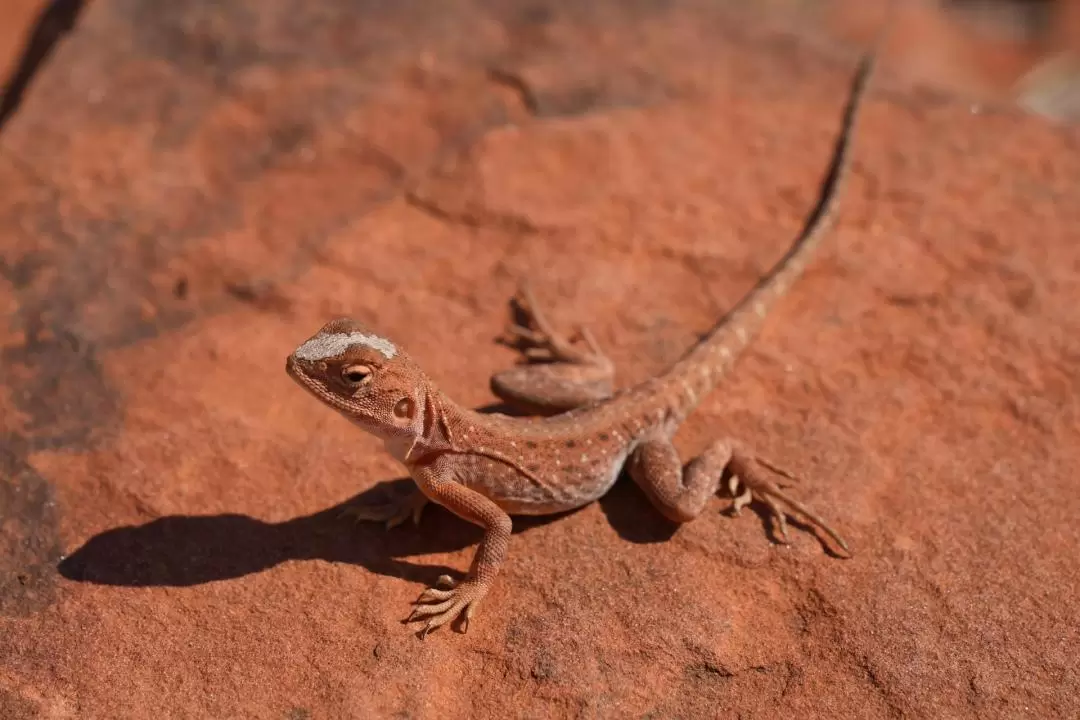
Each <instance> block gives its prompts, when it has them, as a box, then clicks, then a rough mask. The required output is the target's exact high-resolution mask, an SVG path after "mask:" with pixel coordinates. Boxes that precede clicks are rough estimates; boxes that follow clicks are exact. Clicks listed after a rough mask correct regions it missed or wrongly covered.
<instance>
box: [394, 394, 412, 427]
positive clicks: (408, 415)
mask: <svg viewBox="0 0 1080 720" xmlns="http://www.w3.org/2000/svg"><path fill="white" fill-rule="evenodd" d="M394 417H396V418H397V419H399V420H409V421H412V420H413V419H414V418H415V417H416V403H414V402H413V400H412V398H407V397H404V398H401V399H400V400H398V401H397V403H396V404H395V405H394Z"/></svg>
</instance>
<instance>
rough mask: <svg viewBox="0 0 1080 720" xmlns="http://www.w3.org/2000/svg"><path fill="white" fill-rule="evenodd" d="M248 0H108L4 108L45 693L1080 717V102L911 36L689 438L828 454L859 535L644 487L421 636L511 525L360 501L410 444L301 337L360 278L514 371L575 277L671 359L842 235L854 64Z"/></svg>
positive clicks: (563, 15)
mask: <svg viewBox="0 0 1080 720" xmlns="http://www.w3.org/2000/svg"><path fill="white" fill-rule="evenodd" d="M391 5H392V9H388V8H390V7H391ZM221 7H224V6H219V5H218V4H216V3H194V2H193V3H175V4H168V5H162V4H160V3H149V2H121V1H120V0H99V1H98V2H96V3H94V4H92V5H91V7H90V8H89V9H88V10H86V11H85V13H84V16H83V17H82V18H80V24H79V27H78V29H77V31H76V32H75V33H73V34H72V35H71V36H70V38H69V39H68V40H66V41H65V42H64V43H63V44H61V45H60V46H58V47H57V49H56V51H55V53H54V55H53V57H52V58H51V59H50V60H49V61H48V64H47V66H46V67H45V68H44V69H43V70H42V71H41V73H40V74H39V75H38V77H37V78H36V79H35V82H34V85H33V87H32V91H30V92H28V94H27V96H26V98H25V100H24V102H23V105H22V107H20V109H19V112H18V113H16V114H15V115H13V116H12V117H11V118H10V119H9V121H8V123H7V124H6V126H5V127H4V128H3V131H2V133H0V187H2V188H3V192H2V193H0V271H2V272H0V309H2V310H3V312H4V316H5V317H7V318H8V322H6V323H4V324H3V326H0V348H2V349H0V353H2V355H0V363H2V365H0V367H2V370H0V407H2V408H3V412H2V414H0V473H2V483H0V513H2V515H0V716H2V717H6V718H23V717H47V718H52V717H78V718H117V717H139V718H142V717H146V718H150V717H260V718H262V717H266V718H293V719H298V718H337V717H417V718H428V717H430V718H436V717H448V716H468V717H603V718H609V717H611V718H614V717H645V716H648V717H714V716H716V717H734V716H740V717H770V718H777V717H792V718H795V717H798V718H817V717H822V718H826V717H830V718H835V717H864V718H877V717H898V716H903V717H934V718H939V717H958V718H962V717H971V718H975V717H978V718H988V717H1066V716H1070V715H1075V714H1077V712H1078V710H1080V700H1078V698H1077V694H1078V690H1080V678H1078V676H1077V670H1076V666H1077V662H1076V658H1077V656H1078V654H1080V638H1078V634H1077V633H1078V630H1077V617H1076V610H1075V608H1076V607H1078V606H1080V584H1078V580H1077V578H1078V577H1080V552H1078V548H1080V530H1078V525H1077V521H1076V518H1077V517H1078V515H1080V495H1078V494H1077V492H1076V480H1075V469H1076V467H1077V466H1078V463H1080V415H1078V409H1080V408H1078V401H1077V398H1078V397H1080V381H1078V380H1077V378H1080V341H1078V340H1077V338H1078V337H1080V332H1078V331H1080V320H1078V316H1077V313H1076V311H1075V299H1076V298H1077V297H1078V296H1080V295H1078V294H1080V246H1078V244H1077V242H1076V239H1075V228H1076V227H1078V225H1080V204H1078V203H1077V202H1076V192H1077V190H1076V188H1077V180H1078V178H1080V154H1078V153H1077V145H1078V140H1077V134H1076V131H1075V129H1073V128H1069V127H1065V126H1055V125H1051V124H1049V123H1047V122H1045V121H1042V120H1040V119H1038V118H1035V117H1030V116H1025V115H1023V114H1022V113H1020V112H1018V111H1013V110H1007V109H984V110H983V111H981V112H972V111H971V107H970V103H968V102H964V101H961V100H959V99H952V98H950V97H948V96H944V95H941V94H940V93H931V92H929V91H927V90H920V89H917V88H911V87H910V86H908V85H905V84H902V83H901V82H898V81H897V80H896V78H895V76H894V75H892V74H890V69H889V65H888V64H886V66H885V68H884V72H883V74H882V75H881V76H880V77H879V80H878V81H877V89H876V90H875V91H874V92H872V93H871V96H870V98H869V102H868V104H867V106H866V109H865V114H864V117H863V120H862V123H861V127H860V130H859V136H858V139H857V143H856V147H855V168H854V173H853V179H852V182H851V183H850V184H849V186H848V189H847V193H846V195H845V197H844V198H843V201H842V216H841V217H840V219H839V223H838V226H837V230H836V232H835V234H834V236H833V237H832V238H830V239H829V240H828V242H826V243H825V245H824V248H823V251H822V253H821V255H820V257H819V258H818V259H817V261H816V262H815V263H814V264H813V266H812V267H811V269H810V271H809V273H808V275H807V276H806V277H805V279H804V280H803V281H802V282H801V283H800V284H799V285H798V286H797V287H796V288H795V289H794V291H793V292H792V294H791V295H790V296H789V298H788V299H787V301H786V302H784V303H783V304H782V306H781V307H780V308H779V309H778V311H777V312H776V314H775V316H774V317H773V318H772V319H771V321H770V323H769V325H768V328H767V330H766V332H765V333H764V334H763V336H762V337H761V338H760V340H759V341H758V342H757V343H756V344H755V345H754V346H753V348H752V350H751V351H750V352H749V353H748V354H747V355H746V356H745V357H744V358H743V360H742V362H741V363H740V364H739V366H738V368H737V370H736V372H734V373H733V374H732V375H731V376H730V378H729V379H728V381H727V382H726V383H725V384H724V385H723V387H722V388H721V389H720V390H718V391H717V392H716V393H715V394H713V395H712V396H711V397H710V398H709V399H708V400H707V401H706V402H705V404H704V405H703V406H702V408H701V409H700V410H699V411H698V412H697V413H696V414H695V415H694V416H693V417H692V418H691V420H690V421H689V423H688V424H687V425H686V429H685V431H684V432H683V433H682V434H681V436H680V437H679V445H680V449H681V450H682V451H683V452H684V453H686V454H689V453H690V452H693V451H694V450H696V449H699V448H701V447H702V446H703V444H704V443H705V442H706V441H707V440H708V439H709V438H711V437H713V436H715V435H718V434H721V433H723V434H733V435H736V436H738V437H741V438H743V439H744V440H745V441H747V442H748V443H751V444H753V445H754V446H755V447H758V448H760V449H761V450H762V451H763V452H767V453H768V454H769V455H770V456H771V457H774V458H776V459H777V460H778V462H782V463H783V464H785V465H787V466H789V467H791V468H792V469H795V470H797V471H798V472H799V473H800V474H801V475H803V476H805V478H806V480H805V481H804V482H803V483H802V485H801V486H800V489H799V492H800V495H801V497H803V498H805V499H806V500H807V501H808V502H810V503H811V504H812V505H814V506H815V507H817V508H820V509H821V510H822V512H823V513H824V514H825V515H826V516H827V517H829V518H830V520H832V521H833V522H835V524H836V525H837V527H839V528H840V529H841V530H842V531H843V533H844V534H845V535H846V536H847V537H848V538H849V539H850V540H851V542H852V545H853V548H854V551H855V557H854V558H853V559H851V560H840V559H836V558H833V557H830V556H829V555H827V554H826V553H825V552H824V551H823V548H822V546H821V545H820V544H819V543H818V542H817V541H816V540H815V539H814V538H813V537H812V536H811V535H810V534H808V533H806V532H801V531H797V530H794V529H793V535H794V544H793V545H792V546H791V547H788V548H785V547H781V546H777V545H774V544H771V542H770V540H769V534H768V528H767V525H766V524H765V523H763V522H762V521H761V520H759V519H758V517H757V516H756V515H755V514H754V513H749V512H748V513H744V514H743V515H742V516H740V517H739V518H735V519H732V518H730V517H726V516H725V514H724V512H723V510H724V509H725V508H726V507H727V506H728V504H729V503H728V501H725V500H722V499H718V500H717V501H716V503H715V505H714V507H713V508H712V509H711V510H710V511H709V512H707V513H706V514H705V515H703V516H702V517H701V518H700V519H698V520H697V521H695V522H693V523H690V524H688V525H686V526H684V527H682V528H680V529H678V530H677V531H676V530H675V529H673V528H671V527H670V526H669V525H668V524H666V523H665V522H664V521H663V520H662V518H661V517H660V516H659V515H658V514H657V513H656V512H655V511H653V510H652V509H651V507H650V506H649V505H648V503H647V501H646V500H645V499H644V497H643V496H642V495H641V494H640V492H639V491H638V490H637V489H636V488H635V487H633V485H632V484H631V483H629V482H622V483H620V484H619V485H618V486H617V487H616V489H615V490H614V491H613V492H612V494H611V495H610V496H609V497H608V498H606V499H605V500H604V501H603V502H601V503H599V504H596V505H594V506H590V507H588V508H585V509H583V510H581V511H579V512H576V513H573V514H570V515H568V516H564V517H558V518H550V519H543V520H534V521H530V522H520V523H518V524H517V527H518V531H517V532H516V534H515V537H514V541H513V544H512V546H511V551H510V556H509V559H508V561H507V563H506V565H505V567H504V570H503V573H502V575H501V577H500V579H499V581H498V583H497V585H496V587H495V588H494V590H493V592H492V593H491V595H490V596H489V598H488V599H487V600H486V601H485V604H484V605H483V607H482V608H481V612H480V613H479V614H478V616H477V618H476V619H475V620H474V622H473V624H472V627H471V629H470V631H469V633H468V634H467V635H459V634H455V633H451V632H443V631H440V632H437V633H435V634H434V635H432V636H430V637H428V639H427V640H425V641H423V642H421V641H419V640H418V639H417V637H416V636H415V635H414V634H412V633H411V632H410V631H409V630H408V629H407V628H405V627H403V626H402V625H401V624H399V622H398V621H399V620H400V619H402V618H404V617H405V615H407V613H408V604H409V602H410V601H411V600H412V599H413V598H414V597H415V596H416V595H417V594H418V593H419V592H420V590H421V589H422V588H423V586H424V585H425V584H428V583H430V582H432V581H433V580H434V578H435V577H436V576H437V575H439V574H440V573H442V572H447V571H460V570H464V569H465V568H466V567H467V566H468V563H469V560H470V558H471V555H472V552H473V547H474V544H475V542H476V541H477V539H478V536H479V533H478V531H477V530H475V529H474V528H471V527H470V526H468V525H466V524H464V523H462V522H460V521H458V520H456V519H455V518H453V517H452V516H450V515H449V514H448V513H445V512H443V511H441V510H439V509H433V510H431V511H429V512H428V513H426V514H425V517H424V520H423V523H422V526H421V528H420V529H418V530H414V529H412V528H410V527H403V528H398V529H396V530H394V531H391V532H389V533H387V532H384V531H383V530H382V529H381V528H378V527H375V526H368V525H360V526H352V525H351V524H350V522H349V521H347V520H341V519H338V518H337V517H336V515H337V512H338V510H339V509H340V506H341V504H342V503H345V502H347V501H349V500H350V498H352V497H353V496H355V495H356V494H358V493H363V494H365V495H369V494H372V495H374V494H379V493H383V492H388V491H394V490H395V489H398V490H400V488H393V487H390V488H388V487H386V484H387V481H389V480H392V479H393V478H395V477H399V476H400V470H399V469H398V468H397V467H396V466H395V465H394V463H393V462H392V461H391V459H390V458H389V457H388V456H386V455H385V454H384V453H383V452H382V450H381V449H380V447H379V446H378V444H377V443H376V442H374V441H373V440H372V439H370V438H368V437H366V436H365V435H363V434H362V433H360V432H358V431H357V430H356V429H354V428H352V427H351V426H349V425H348V424H347V423H346V422H345V421H343V420H342V419H341V418H339V417H336V416H334V415H332V414H331V413H329V412H328V411H327V410H326V409H325V408H323V407H320V406H319V405H318V404H317V403H315V402H313V401H312V400H311V399H310V398H309V397H307V396H305V395H304V394H303V393H301V392H300V391H298V389H297V388H295V387H294V386H293V385H292V384H291V383H290V381H289V380H288V378H287V377H286V376H285V373H284V372H283V368H282V365H283V362H284V358H285V355H286V354H287V353H288V352H289V351H290V350H291V349H292V348H293V347H294V346H295V344H296V343H297V342H299V341H300V340H302V339H304V338H305V337H307V336H308V335H309V334H310V333H311V332H312V331H313V330H314V329H315V328H317V327H318V326H319V325H320V324H322V323H323V322H324V321H325V320H326V319H327V318H329V317H331V316H333V315H336V314H340V313H348V314H354V315H356V316H357V317H360V318H363V319H364V320H365V321H368V322H370V323H371V324H372V325H374V326H375V327H378V328H379V329H380V330H382V331H383V332H385V333H387V334H389V335H392V336H393V337H394V338H395V339H396V340H398V341H399V342H400V343H402V344H403V345H405V346H406V347H408V348H409V350H410V351H411V352H412V353H413V354H414V355H415V356H416V357H417V358H418V359H419V360H420V361H421V362H423V363H424V365H425V366H426V367H427V368H428V369H429V372H430V374H431V375H432V376H433V377H434V378H435V379H436V380H437V381H439V382H440V383H442V384H443V385H445V386H446V388H447V389H448V391H449V392H450V393H451V394H452V395H453V396H455V397H456V398H457V399H458V400H460V401H461V402H463V403H466V404H470V405H474V406H479V405H483V404H486V403H489V402H491V401H492V397H491V396H490V394H489V392H488V390H487V378H488V376H489V375H490V374H491V373H492V372H493V371H494V370H496V369H497V368H500V367H504V366H506V365H507V364H508V363H511V362H513V361H514V356H513V354H512V353H511V352H510V351H509V350H508V349H506V348H503V347H501V346H500V345H497V344H496V343H494V342H493V339H494V338H495V336H496V335H497V334H498V333H499V332H500V330H501V328H502V326H503V324H504V322H505V319H506V316H507V306H506V302H507V299H508V298H509V296H510V295H511V294H512V292H513V290H514V288H515V285H516V283H517V281H518V279H519V278H521V277H522V276H523V275H529V276H531V277H532V278H533V281H534V284H535V287H536V291H537V294H538V295H539V296H540V297H541V298H543V299H544V300H546V301H548V302H550V303H551V306H552V310H551V314H552V316H553V317H554V319H555V320H556V321H560V322H567V323H568V322H576V321H579V320H580V321H584V322H587V323H588V324H589V326H590V327H591V328H592V330H593V331H594V333H595V334H596V336H597V337H598V339H599V341H600V342H601V343H602V344H603V346H604V347H605V348H606V349H607V350H608V351H609V353H610V354H611V355H612V357H613V358H614V360H615V361H616V363H617V365H618V367H619V373H620V375H619V379H620V381H621V382H624V383H629V382H634V381H637V380H641V379H643V378H645V377H647V376H648V375H649V374H650V373H653V372H655V371H657V370H659V369H661V368H662V367H663V366H664V365H665V364H666V363H668V362H670V361H672V360H673V359H675V358H676V357H677V356H678V355H679V354H680V353H681V352H682V351H683V349H684V348H685V347H686V346H687V344H689V343H691V342H693V340H694V339H695V337H696V333H698V332H699V331H701V330H702V329H704V328H706V327H708V325H709V324H710V323H711V322H712V321H713V320H714V319H715V318H716V316H717V315H718V314H719V313H721V312H723V311H724V309H726V308H728V307H729V306H731V304H732V303H734V302H735V301H736V300H737V299H738V298H739V297H740V295H741V294H742V293H743V292H744V291H745V290H746V289H747V288H749V287H750V286H751V285H752V284H753V283H754V282H755V280H756V279H757V278H758V277H759V275H760V274H761V273H762V272H763V271H764V270H765V269H767V268H768V267H769V265H770V264H771V263H772V262H773V261H774V260H775V259H776V258H777V257H778V256H779V255H780V253H782V252H783V250H784V249H785V248H786V246H787V244H788V243H789V242H790V240H791V238H792V237H793V236H794V234H795V233H796V232H797V230H798V228H799V226H800V225H801V223H802V220H803V216H804V215H805V213H806V212H807V211H808V209H809V208H810V206H811V204H812V201H813V198H814V196H815V193H816V188H817V184H818V182H819V181H820V179H821V174H822V172H823V170H824V167H825V165H826V162H827V160H828V154H829V151H830V146H831V142H832V139H833V136H834V133H835V131H836V128H837V121H838V118H839V112H840V109H841V107H842V105H843V103H844V100H845V93H846V92H847V88H848V80H849V76H850V72H851V70H852V69H853V67H854V61H855V56H854V54H853V52H848V51H844V52H841V51H839V50H835V51H827V50H826V49H824V48H823V47H822V46H814V47H812V46H810V45H808V44H806V43H804V42H803V41H800V40H796V39H794V38H793V37H791V36H788V35H784V34H781V33H780V32H779V31H778V30H777V29H776V28H775V27H772V26H770V25H768V24H766V23H764V22H763V21H762V20H761V19H760V17H758V16H757V15H756V14H755V13H753V12H750V11H736V10H732V9H727V8H718V7H717V6H709V5H706V6H704V7H702V6H698V5H697V4H693V3H670V4H648V3H645V4H623V3H605V2H600V3H588V4H582V5H581V6H580V7H579V6H576V5H574V4H559V5H558V6H557V7H556V6H555V5H552V7H551V9H548V6H546V5H528V6H527V5H526V4H524V3H516V2H511V1H510V0H504V1H503V2H495V3H490V4H488V6H487V9H486V10H484V11H481V10H478V9H477V6H476V5H475V4H471V3H454V2H448V3H440V4H427V3H425V4H423V5H421V4H419V3H398V4H385V5H384V4H372V5H370V6H369V5H363V6H359V7H360V8H361V9H358V6H357V5H355V4H353V3H345V2H328V3H320V4H307V3H290V2H285V1H284V0H275V1H274V2H267V1H265V0H260V2H258V3H256V2H253V1H250V2H237V3H230V4H229V5H228V8H229V9H227V10H226V9H221ZM575 7H578V9H574V8H575ZM585 8H587V9H585ZM710 8H711V9H710ZM815 47H816V49H815ZM62 557H63V559H62V560H61V558H62Z"/></svg>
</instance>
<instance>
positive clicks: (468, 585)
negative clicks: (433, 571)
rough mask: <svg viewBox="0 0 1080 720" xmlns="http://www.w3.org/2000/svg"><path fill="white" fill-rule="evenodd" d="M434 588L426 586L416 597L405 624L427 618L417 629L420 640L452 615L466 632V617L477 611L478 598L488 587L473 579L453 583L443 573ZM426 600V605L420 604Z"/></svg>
mask: <svg viewBox="0 0 1080 720" xmlns="http://www.w3.org/2000/svg"><path fill="white" fill-rule="evenodd" d="M435 585H436V587H434V588H428V589H426V590H424V592H422V593H420V596H419V597H418V598H416V600H415V602H414V604H415V605H416V607H414V608H413V610H412V612H411V613H409V617H407V618H405V622H406V623H410V622H413V621H415V620H424V619H427V622H426V623H424V627H423V628H422V629H421V630H420V639H421V640H422V639H424V638H425V637H427V635H428V633H430V632H431V631H432V630H435V629H436V628H439V627H441V626H443V625H445V624H446V623H448V622H450V621H451V620H453V619H454V618H456V617H458V616H459V615H460V616H461V618H462V620H461V632H462V633H466V632H468V631H469V620H471V619H472V617H473V615H474V614H475V613H476V607H477V606H478V605H479V604H480V600H481V599H482V598H483V597H484V595H486V594H487V589H486V588H484V587H482V586H481V585H480V584H479V583H477V582H476V581H474V580H471V579H470V580H465V581H463V582H461V583H456V582H455V581H454V580H453V579H452V578H451V577H450V576H449V575H442V576H440V577H439V579H438V580H436V581H435ZM422 603H426V604H422Z"/></svg>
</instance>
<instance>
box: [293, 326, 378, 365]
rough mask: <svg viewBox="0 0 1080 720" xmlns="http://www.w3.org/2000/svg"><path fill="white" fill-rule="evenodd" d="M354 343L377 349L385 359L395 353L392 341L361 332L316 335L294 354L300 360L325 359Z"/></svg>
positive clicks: (341, 351)
mask: <svg viewBox="0 0 1080 720" xmlns="http://www.w3.org/2000/svg"><path fill="white" fill-rule="evenodd" d="M354 345H363V346H364V347H369V348H371V349H372V350H377V351H378V352H380V353H382V355H383V357H385V358H386V359H387V360H389V359H391V358H392V357H394V356H395V355H397V347H395V346H394V343H392V342H390V341H389V340H387V339H386V338H382V337H379V336H378V335H368V334H366V333H362V332H351V333H334V334H332V335H316V336H315V337H313V338H311V339H310V340H308V341H307V342H306V343H304V344H303V345H301V346H300V347H298V348H296V352H295V353H294V355H296V357H298V358H300V359H301V360H309V361H315V360H325V359H326V358H328V357H334V356H336V355H340V354H341V353H343V352H345V351H346V350H348V349H349V348H351V347H352V346H354Z"/></svg>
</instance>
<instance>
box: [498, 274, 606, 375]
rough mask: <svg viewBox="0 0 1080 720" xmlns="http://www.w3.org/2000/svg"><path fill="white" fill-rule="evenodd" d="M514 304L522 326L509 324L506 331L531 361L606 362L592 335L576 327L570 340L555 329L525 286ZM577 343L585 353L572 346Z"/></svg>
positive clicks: (582, 328)
mask: <svg viewBox="0 0 1080 720" xmlns="http://www.w3.org/2000/svg"><path fill="white" fill-rule="evenodd" d="M514 301H515V302H516V303H517V306H518V309H519V310H520V311H521V313H522V314H523V315H524V316H525V324H524V325H519V324H516V323H514V324H511V325H510V326H509V327H508V328H507V332H508V333H509V334H510V335H511V337H512V338H513V339H514V340H516V341H517V342H518V344H519V346H520V347H521V352H522V353H523V354H524V355H525V357H526V358H528V359H530V360H561V361H564V362H578V363H580V362H589V363H598V362H604V361H606V358H605V357H604V354H603V353H602V352H601V351H600V347H599V345H597V343H596V339H595V338H593V336H592V334H591V333H590V332H589V331H588V330H587V329H585V328H584V327H579V328H578V329H577V330H576V331H575V332H574V333H573V334H572V335H570V336H569V337H567V336H565V335H563V334H562V333H560V332H558V331H557V330H555V328H554V327H553V326H552V325H551V324H550V323H549V322H548V321H547V319H546V318H545V317H544V314H543V313H542V312H541V311H540V308H539V307H538V306H537V303H536V298H534V297H533V294H532V290H531V289H530V288H529V286H528V285H527V284H525V285H522V287H521V289H520V290H519V291H518V294H517V295H516V296H515V298H514ZM578 340H581V341H584V342H585V344H586V345H587V346H588V351H583V350H580V349H578V348H576V347H574V343H575V342H576V341H578Z"/></svg>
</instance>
